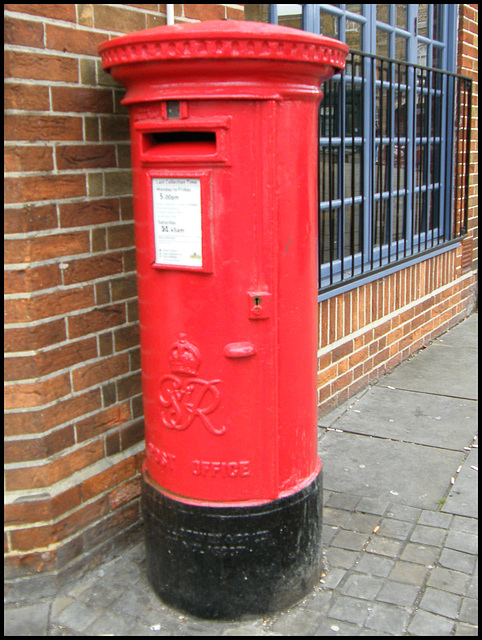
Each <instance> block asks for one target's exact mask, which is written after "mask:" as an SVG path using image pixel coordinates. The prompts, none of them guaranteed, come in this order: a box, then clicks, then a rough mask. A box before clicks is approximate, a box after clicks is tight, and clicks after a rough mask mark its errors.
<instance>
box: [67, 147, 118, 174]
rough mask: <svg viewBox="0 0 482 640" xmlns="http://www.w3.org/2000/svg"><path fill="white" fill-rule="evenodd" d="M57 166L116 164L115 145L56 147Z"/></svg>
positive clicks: (108, 165) (89, 166)
mask: <svg viewBox="0 0 482 640" xmlns="http://www.w3.org/2000/svg"><path fill="white" fill-rule="evenodd" d="M55 156H56V162H57V168H58V169H60V170H63V169H96V168H99V167H101V168H102V167H103V168H109V167H115V166H116V155H115V146H114V145H95V144H90V145H86V144H82V145H68V146H59V147H56V149H55Z"/></svg>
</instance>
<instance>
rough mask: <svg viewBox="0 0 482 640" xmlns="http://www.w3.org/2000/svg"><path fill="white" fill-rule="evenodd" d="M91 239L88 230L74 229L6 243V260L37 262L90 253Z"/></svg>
mask: <svg viewBox="0 0 482 640" xmlns="http://www.w3.org/2000/svg"><path fill="white" fill-rule="evenodd" d="M89 250H90V240H89V234H88V232H87V231H72V232H65V233H58V234H52V235H45V236H37V237H30V238H27V239H25V240H9V241H8V242H7V243H6V262H12V261H15V262H36V261H39V260H52V259H55V258H59V257H60V256H68V255H77V254H81V253H88V252H89Z"/></svg>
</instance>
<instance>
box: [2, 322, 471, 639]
mask: <svg viewBox="0 0 482 640" xmlns="http://www.w3.org/2000/svg"><path fill="white" fill-rule="evenodd" d="M477 323H478V315H477V313H474V314H472V315H471V316H470V317H469V318H467V319H466V320H464V321H463V322H462V323H460V324H459V325H457V326H456V327H455V328H453V329H452V330H451V331H449V332H447V333H445V334H444V335H443V336H441V337H440V338H439V339H437V340H436V341H434V342H432V343H431V345H429V346H428V347H426V348H424V349H422V350H421V351H419V352H418V353H417V354H416V355H414V356H413V357H412V358H410V359H409V360H407V361H406V362H404V363H402V364H401V365H399V366H398V367H397V368H396V369H395V370H393V371H392V373H390V374H388V375H387V376H385V377H384V378H382V379H381V380H379V382H378V383H377V384H375V385H373V386H371V387H368V388H367V389H365V390H363V391H362V392H361V393H359V394H358V395H357V396H356V397H355V398H352V399H351V400H350V401H349V402H347V403H346V404H345V405H343V406H341V407H338V408H337V409H336V410H335V411H333V412H332V413H330V414H329V415H325V416H323V417H322V418H321V419H320V422H321V424H320V428H319V451H320V456H321V459H322V462H323V470H324V471H323V481H324V503H325V508H324V516H323V517H324V526H323V545H324V557H325V569H324V573H323V575H322V578H321V580H320V584H319V586H317V587H316V588H315V589H314V590H313V592H312V593H311V594H310V595H308V596H307V597H306V598H305V599H304V600H302V601H301V602H299V603H298V604H296V605H295V606H293V607H291V608H290V609H288V610H287V611H284V612H282V613H279V614H277V615H274V616H270V617H265V618H250V619H244V620H240V621H233V622H231V621H224V622H219V621H209V620H199V619H196V618H193V617H190V616H188V615H185V614H181V613H179V612H177V611H175V610H173V609H171V608H170V607H167V606H165V605H164V604H162V603H161V602H160V601H159V600H158V598H157V597H156V596H155V595H154V594H153V592H152V591H151V589H150V587H149V585H148V583H147V579H146V571H145V555H144V548H143V544H142V543H138V544H136V545H135V546H133V547H132V548H130V549H129V550H128V551H126V552H125V553H123V554H122V555H121V556H120V557H118V558H116V559H114V560H112V561H110V562H108V563H106V564H104V565H103V566H101V567H97V568H96V569H95V570H93V571H92V572H91V573H89V574H86V575H84V576H83V577H82V578H78V579H74V580H73V582H72V583H71V584H69V585H66V586H65V588H64V589H63V590H62V592H60V593H58V594H57V596H56V597H54V598H46V599H40V600H38V601H37V602H35V603H34V604H20V603H13V604H9V605H7V606H6V608H5V635H7V636H20V635H22V636H46V635H48V636H50V635H51V636H61V635H65V636H69V635H71V636H79V635H87V636H91V635H96V636H102V635H112V636H121V635H122V636H123V635H127V636H134V635H135V636H176V635H186V636H196V635H200V636H203V635H210V636H243V635H245V636H257V635H259V636H287V635H310V636H336V635H340V636H358V635H360V636H377V635H380V636H403V635H412V636H451V635H456V636H464V635H469V636H476V635H477V634H478V627H477V619H478V618H477V605H478V593H477V584H478V582H477V566H478V555H477V549H478V546H477V522H478V497H477V487H478V448H477V435H476V434H477V424H476V423H477V368H478V362H477V348H478V342H477V338H478V336H477Z"/></svg>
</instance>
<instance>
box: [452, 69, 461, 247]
mask: <svg viewBox="0 0 482 640" xmlns="http://www.w3.org/2000/svg"><path fill="white" fill-rule="evenodd" d="M457 88H458V90H457ZM454 93H455V98H456V107H455V154H454V155H455V186H454V196H455V206H454V212H455V215H454V234H455V237H456V238H458V237H459V236H460V235H461V234H460V232H461V230H462V229H461V226H462V225H461V224H460V223H459V232H458V233H457V219H458V218H459V215H460V213H459V166H458V165H459V142H460V140H459V136H460V80H458V79H457V78H456V79H455V86H454Z"/></svg>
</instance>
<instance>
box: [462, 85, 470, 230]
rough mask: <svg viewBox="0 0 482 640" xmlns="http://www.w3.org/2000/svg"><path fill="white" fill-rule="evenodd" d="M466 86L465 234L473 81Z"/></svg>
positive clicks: (467, 206) (467, 219) (468, 187)
mask: <svg viewBox="0 0 482 640" xmlns="http://www.w3.org/2000/svg"><path fill="white" fill-rule="evenodd" d="M463 82H464V85H465V86H466V87H467V88H466V91H467V94H468V95H467V98H468V105H467V126H466V129H465V131H466V147H467V151H466V155H465V201H464V205H465V207H464V227H465V233H467V232H468V230H469V197H470V142H471V140H470V138H471V136H470V133H471V127H470V123H471V122H472V80H471V79H467V80H464V81H463Z"/></svg>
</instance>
